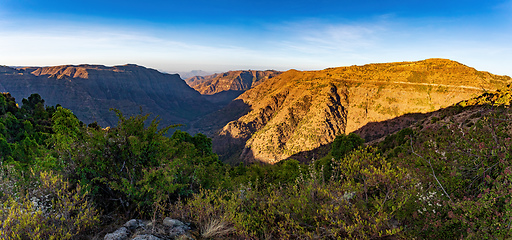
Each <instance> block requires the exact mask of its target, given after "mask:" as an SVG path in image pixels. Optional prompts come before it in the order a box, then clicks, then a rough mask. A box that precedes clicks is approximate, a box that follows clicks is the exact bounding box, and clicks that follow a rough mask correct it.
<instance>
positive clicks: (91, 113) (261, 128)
mask: <svg viewBox="0 0 512 240" xmlns="http://www.w3.org/2000/svg"><path fill="white" fill-rule="evenodd" d="M511 81H512V79H511V78H510V77H508V76H498V75H494V74H491V73H488V72H482V71H477V70H476V69H474V68H471V67H468V66H466V65H463V64H461V63H458V62H455V61H451V60H447V59H427V60H423V61H417V62H397V63H380V64H368V65H364V66H349V67H337V68H329V69H325V70H320V71H297V70H289V71H286V72H279V71H273V70H269V71H255V70H247V71H230V72H226V73H219V74H213V75H209V76H200V77H192V78H188V79H186V80H182V79H181V78H180V76H179V75H177V74H165V73H160V72H158V71H156V70H153V69H149V68H145V67H142V66H137V65H131V64H129V65H124V66H114V67H106V66H101V65H77V66H71V65H66V66H56V67H24V68H13V67H6V66H0V91H2V92H10V93H11V95H12V96H13V97H15V98H16V99H18V101H19V100H20V99H21V98H27V97H28V96H29V95H30V94H31V93H39V94H40V95H41V96H42V98H43V99H45V100H46V102H45V103H46V104H47V105H55V104H61V105H62V106H64V107H66V108H69V109H71V110H72V111H73V112H74V113H75V114H76V115H77V116H78V117H79V119H80V120H81V121H83V122H84V123H90V122H94V121H97V122H98V123H99V124H100V125H101V126H111V125H115V124H116V122H117V118H116V117H115V114H114V113H112V112H109V108H117V109H119V110H121V111H122V112H123V113H125V114H126V115H134V114H138V113H140V109H142V111H143V112H145V113H153V114H154V116H156V115H158V116H160V118H161V121H162V123H163V124H164V125H168V124H177V123H182V124H185V125H186V127H184V129H185V130H187V131H189V132H191V133H197V132H202V133H205V134H207V135H208V136H209V137H212V138H213V148H214V151H215V152H216V153H217V154H218V155H219V157H220V158H221V159H222V160H224V161H226V162H230V163H238V162H255V161H259V162H265V163H276V162H279V161H281V160H283V159H286V158H290V157H292V158H296V159H299V160H303V161H307V160H308V159H310V158H315V157H316V156H315V152H316V151H321V149H322V147H324V146H327V145H328V144H330V143H331V142H332V141H333V140H334V138H335V137H336V136H337V135H340V134H348V133H350V132H356V133H358V134H360V135H361V136H362V137H363V138H365V139H366V140H367V141H372V140H376V139H378V138H380V137H383V136H385V135H387V134H389V133H392V132H395V131H397V130H400V129H401V128H403V127H406V126H408V125H410V124H412V123H414V122H415V121H416V120H418V116H419V115H418V114H420V115H421V113H428V112H433V111H435V110H438V109H441V108H443V107H447V106H450V105H452V104H455V103H458V102H461V101H463V100H467V99H470V98H472V97H475V96H478V95H480V94H482V93H485V92H493V91H495V90H497V89H500V88H503V87H505V86H506V85H507V84H510V83H511ZM187 84H188V85H187ZM384 122H385V123H386V124H380V123H384ZM317 156H318V155H317Z"/></svg>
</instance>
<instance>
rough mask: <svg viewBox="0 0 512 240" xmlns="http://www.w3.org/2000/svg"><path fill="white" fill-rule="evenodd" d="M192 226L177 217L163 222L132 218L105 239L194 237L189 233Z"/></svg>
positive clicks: (135, 239) (152, 239)
mask: <svg viewBox="0 0 512 240" xmlns="http://www.w3.org/2000/svg"><path fill="white" fill-rule="evenodd" d="M189 230H190V227H189V226H188V225H187V224H185V223H183V222H181V221H180V220H177V219H172V218H169V217H167V218H165V219H164V220H163V221H162V223H158V222H151V221H144V220H139V219H132V220H130V221H128V222H126V223H125V224H124V225H123V226H121V227H120V228H118V229H117V230H116V231H114V232H112V233H108V234H106V235H105V237H104V238H103V239H104V240H161V239H176V238H178V237H179V238H180V239H192V238H191V236H190V235H189V234H188V231H189Z"/></svg>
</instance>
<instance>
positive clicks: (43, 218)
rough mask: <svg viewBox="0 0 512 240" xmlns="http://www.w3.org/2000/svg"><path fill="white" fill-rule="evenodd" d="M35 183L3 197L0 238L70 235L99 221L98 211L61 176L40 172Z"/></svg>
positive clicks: (59, 237)
mask: <svg viewBox="0 0 512 240" xmlns="http://www.w3.org/2000/svg"><path fill="white" fill-rule="evenodd" d="M34 177H35V178H36V179H39V181H40V182H39V185H38V186H37V188H36V189H35V190H32V191H31V192H29V193H27V194H26V195H21V196H13V195H7V196H4V197H3V199H4V200H3V203H2V204H1V205H0V220H1V224H0V238H2V239H73V238H74V237H76V236H77V235H79V234H84V233H86V231H87V230H89V229H90V228H91V227H93V226H95V225H96V224H98V223H99V218H98V213H97V211H96V210H95V209H94V207H93V206H92V204H91V202H89V201H88V199H87V198H88V194H87V192H82V189H81V187H80V186H77V187H76V188H75V189H72V188H71V186H70V184H69V182H67V181H65V180H63V178H62V176H60V175H56V174H54V173H51V172H42V173H40V174H38V175H37V176H34Z"/></svg>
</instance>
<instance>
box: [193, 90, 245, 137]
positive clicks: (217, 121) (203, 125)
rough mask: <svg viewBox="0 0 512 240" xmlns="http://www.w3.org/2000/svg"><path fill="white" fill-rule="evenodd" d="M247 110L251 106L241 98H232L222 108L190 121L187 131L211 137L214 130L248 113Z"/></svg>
mask: <svg viewBox="0 0 512 240" xmlns="http://www.w3.org/2000/svg"><path fill="white" fill-rule="evenodd" d="M249 111H251V107H250V106H249V105H248V104H246V103H244V101H243V100H241V99H237V100H233V101H231V102H230V103H229V104H227V105H226V106H225V107H223V108H222V109H220V110H218V111H215V112H213V113H210V114H208V115H206V116H204V117H202V118H200V119H198V120H196V121H194V122H192V123H191V124H190V129H189V130H188V131H189V133H190V134H196V133H203V134H205V135H206V136H208V137H210V138H213V137H214V134H215V132H217V131H218V130H220V129H221V128H222V127H224V126H225V125H226V124H228V123H229V122H231V121H233V120H236V119H238V118H240V117H242V116H243V115H245V114H247V113H249Z"/></svg>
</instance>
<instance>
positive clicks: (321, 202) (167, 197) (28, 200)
mask: <svg viewBox="0 0 512 240" xmlns="http://www.w3.org/2000/svg"><path fill="white" fill-rule="evenodd" d="M507 94H508V95H507ZM509 98H510V94H509V93H508V92H505V91H504V92H501V93H498V94H495V95H492V96H490V95H486V96H484V97H482V98H479V99H476V100H472V101H468V102H464V103H461V104H459V105H456V106H453V107H450V108H447V109H444V110H441V111H439V112H437V113H435V114H433V115H431V116H430V117H428V118H425V119H424V121H423V122H422V123H418V124H417V125H416V126H413V127H411V128H406V129H403V130H401V131H400V132H398V133H396V134H394V135H390V136H388V137H386V139H384V140H383V141H381V142H380V143H376V144H374V145H373V146H365V145H364V144H363V142H364V140H362V139H361V138H359V137H358V136H357V135H355V134H349V135H342V136H339V137H337V138H336V140H335V141H334V143H333V144H332V149H331V152H330V153H329V154H328V156H325V157H323V158H321V159H318V160H316V161H313V162H311V163H308V164H304V163H300V162H298V161H296V160H293V159H289V160H285V161H282V162H279V163H278V164H275V165H260V164H252V165H247V166H246V165H238V166H230V165H227V164H224V163H222V162H220V161H219V160H218V158H217V156H216V155H215V154H213V153H212V149H211V140H210V139H208V138H207V137H206V136H204V135H202V134H197V135H195V136H191V135H189V134H188V133H185V132H182V131H179V130H176V131H174V133H173V134H172V135H171V136H170V137H168V135H166V133H167V131H168V130H169V129H171V128H173V127H176V126H170V127H166V128H162V127H160V126H158V121H157V120H153V121H149V119H148V118H149V116H147V115H146V116H141V115H139V116H132V117H126V116H124V115H123V114H122V113H121V112H119V111H117V110H113V114H114V113H115V114H117V116H118V118H119V122H118V125H117V126H116V127H112V128H107V129H102V128H101V127H100V126H98V125H97V124H95V123H93V124H90V125H88V126H86V125H84V124H83V123H81V122H80V121H79V120H78V119H77V118H76V117H75V116H74V115H73V114H72V112H71V111H69V110H67V109H64V108H62V107H59V106H57V107H45V106H44V100H42V99H41V98H40V96H39V95H37V94H34V95H32V96H30V97H29V98H28V99H24V100H23V101H22V103H23V104H22V106H21V107H18V106H17V105H16V103H15V102H14V99H13V98H11V97H10V95H8V94H2V95H0V163H1V164H2V165H1V172H0V178H1V179H0V200H1V205H0V222H1V223H0V238H2V239H80V238H88V237H90V236H93V235H94V232H95V231H96V232H97V229H99V228H102V227H104V226H105V225H108V224H115V220H114V219H119V218H121V219H125V220H127V219H130V218H143V219H153V220H154V219H159V218H163V217H164V216H172V217H175V218H178V219H180V220H182V221H184V222H189V223H191V224H192V227H193V234H194V236H195V237H197V238H199V239H201V238H205V239H207V238H229V239H340V238H341V239H378V238H382V237H386V236H393V237H396V238H400V239H402V238H403V239H411V238H416V239H423V238H435V239H459V238H464V239H466V238H469V239H476V238H485V239H488V238H493V239H495V238H498V239H504V238H510V237H511V235H512V229H511V227H512V203H511V197H512V190H511V189H512V165H511V164H510V163H511V161H512V149H511V147H512V140H511V134H512V128H511V127H509V125H511V124H509V123H510V119H512V118H511V115H512V112H511V111H510V108H509V107H508V105H510V99H509Z"/></svg>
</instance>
